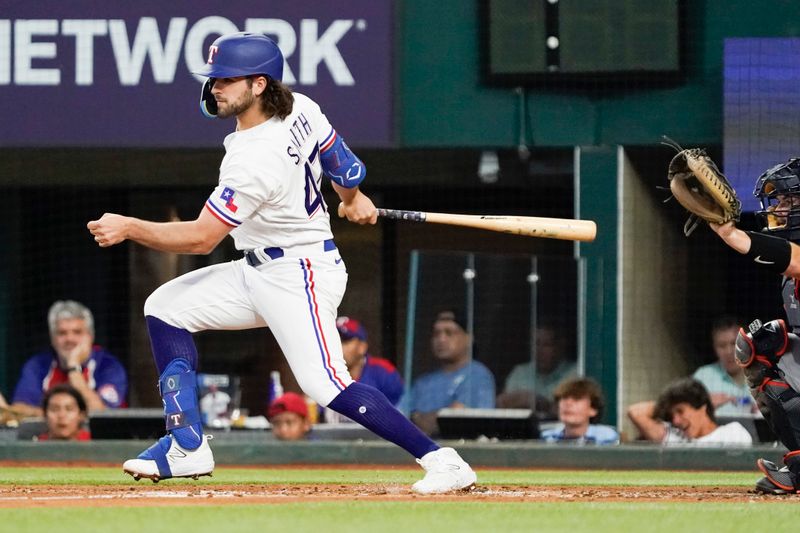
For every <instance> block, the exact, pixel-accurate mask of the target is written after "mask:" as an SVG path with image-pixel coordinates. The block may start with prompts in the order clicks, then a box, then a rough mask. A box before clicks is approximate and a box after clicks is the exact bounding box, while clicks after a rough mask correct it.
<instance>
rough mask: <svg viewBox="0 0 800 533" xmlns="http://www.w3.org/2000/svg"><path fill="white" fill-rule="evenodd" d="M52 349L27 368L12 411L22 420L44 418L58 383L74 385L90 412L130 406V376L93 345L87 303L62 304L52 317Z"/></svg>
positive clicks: (52, 310) (55, 305)
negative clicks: (48, 397)
mask: <svg viewBox="0 0 800 533" xmlns="http://www.w3.org/2000/svg"><path fill="white" fill-rule="evenodd" d="M47 324H48V327H49V329H50V344H51V346H50V348H49V349H47V350H44V351H42V352H39V353H37V354H34V355H33V356H31V357H30V359H28V360H27V361H26V362H25V365H24V366H23V367H22V372H21V375H20V379H19V381H18V382H17V386H16V389H15V390H14V396H13V398H12V404H11V407H12V408H13V409H14V410H15V411H16V412H18V413H20V414H22V415H23V416H43V415H44V412H43V411H42V408H41V405H42V399H43V397H44V394H45V392H47V391H48V390H50V389H52V388H53V387H55V386H56V385H58V384H61V383H66V384H69V385H71V386H72V387H74V388H75V389H76V390H77V391H78V392H79V393H80V394H81V396H82V397H83V399H84V401H85V402H86V406H87V408H88V412H89V413H91V412H93V411H101V410H103V409H107V408H117V407H126V406H127V404H126V396H127V394H128V375H127V372H126V371H125V368H124V367H123V365H122V363H121V362H120V361H119V360H118V359H117V358H116V357H115V356H114V355H112V354H111V353H109V352H108V351H106V350H105V349H103V348H102V347H101V346H98V345H95V344H94V316H93V315H92V312H91V311H90V310H89V308H87V307H86V306H85V305H83V304H81V303H79V302H76V301H74V300H59V301H57V302H55V303H53V305H51V306H50V309H49V310H48V313H47Z"/></svg>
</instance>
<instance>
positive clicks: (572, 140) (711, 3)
mask: <svg viewBox="0 0 800 533" xmlns="http://www.w3.org/2000/svg"><path fill="white" fill-rule="evenodd" d="M478 2H479V0H438V1H436V2H431V1H429V0H403V1H402V3H401V4H400V5H399V22H400V26H399V28H398V36H397V43H398V54H399V57H398V61H399V62H400V65H399V71H398V74H399V77H398V81H399V82H398V83H397V84H396V86H397V90H398V91H399V94H398V108H397V111H396V118H397V120H398V121H400V122H399V129H398V131H399V138H398V140H399V143H400V145H401V146H409V147H422V146H475V147H483V146H516V144H517V126H516V124H517V119H516V116H517V113H518V102H517V97H516V95H515V94H514V93H513V91H512V90H511V89H505V88H489V87H486V86H483V85H482V84H481V81H480V79H479V78H480V75H479V72H480V66H479V42H480V41H479V38H478V35H479V34H478V32H479V19H478V17H479V9H478ZM642 4H643V5H646V1H645V0H642ZM685 4H686V12H687V13H688V14H689V16H688V17H686V19H687V23H686V26H685V33H684V40H685V42H686V44H687V46H686V55H685V58H686V61H685V65H686V67H685V68H686V79H685V82H684V83H683V84H681V85H679V86H676V87H673V88H659V89H645V88H641V89H637V88H636V87H635V86H632V87H630V88H625V89H616V90H603V91H602V92H601V91H596V92H595V93H594V94H589V93H587V92H586V91H584V92H582V93H581V92H573V93H572V94H566V93H565V92H564V91H560V92H558V91H553V90H549V91H545V90H541V89H540V90H531V91H530V92H529V96H528V109H529V113H530V121H531V130H532V145H534V146H576V145H604V144H605V145H614V144H623V145H648V144H655V143H657V142H658V140H659V138H660V136H661V135H662V134H665V133H666V134H669V135H670V136H671V137H673V138H675V139H680V140H681V142H682V143H683V144H687V145H688V144H702V145H709V144H711V145H713V144H720V143H721V140H722V139H721V137H722V96H721V91H722V46H723V39H724V38H725V37H786V36H798V35H800V2H798V1H797V0H763V1H762V0H759V1H754V0H686V2H685Z"/></svg>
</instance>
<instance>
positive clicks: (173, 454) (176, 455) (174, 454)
mask: <svg viewBox="0 0 800 533" xmlns="http://www.w3.org/2000/svg"><path fill="white" fill-rule="evenodd" d="M167 457H169V458H170V459H185V458H186V453H185V452H183V451H182V450H179V449H178V448H175V449H174V450H170V452H169V453H168V454H167Z"/></svg>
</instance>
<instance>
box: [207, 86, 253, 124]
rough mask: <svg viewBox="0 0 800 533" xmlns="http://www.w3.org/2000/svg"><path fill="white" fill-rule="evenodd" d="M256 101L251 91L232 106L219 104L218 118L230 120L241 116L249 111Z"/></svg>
mask: <svg viewBox="0 0 800 533" xmlns="http://www.w3.org/2000/svg"><path fill="white" fill-rule="evenodd" d="M255 101H256V97H255V96H254V95H253V93H252V92H250V91H245V92H244V94H242V96H241V97H240V98H239V99H238V100H236V101H235V102H233V103H231V104H220V103H218V104H217V118H228V117H233V116H236V115H239V114H240V113H243V112H245V111H247V109H249V108H250V106H251V105H253V104H254V103H255Z"/></svg>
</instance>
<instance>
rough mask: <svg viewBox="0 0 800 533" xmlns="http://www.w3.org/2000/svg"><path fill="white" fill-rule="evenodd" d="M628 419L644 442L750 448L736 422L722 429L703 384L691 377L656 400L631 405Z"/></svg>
mask: <svg viewBox="0 0 800 533" xmlns="http://www.w3.org/2000/svg"><path fill="white" fill-rule="evenodd" d="M628 417H629V418H630V419H631V421H632V422H633V423H634V425H635V426H636V428H637V429H638V430H639V432H640V433H641V435H642V437H643V438H644V439H645V440H649V441H651V442H657V443H661V444H683V443H691V444H698V445H711V446H730V445H734V446H750V445H752V443H753V438H752V436H751V435H750V433H749V432H748V431H747V430H746V429H745V428H744V426H742V425H741V424H740V423H739V422H730V423H728V424H725V425H724V426H720V425H718V424H717V422H716V419H715V418H714V405H713V404H712V403H711V398H710V397H709V395H708V391H707V390H706V389H705V387H703V384H702V383H700V382H699V381H697V380H695V379H692V378H682V379H678V380H676V381H673V382H672V383H670V384H669V385H667V387H666V388H665V389H664V390H663V391H662V393H661V395H660V396H659V397H658V401H655V402H654V401H645V402H639V403H636V404H633V405H631V406H630V407H629V408H628Z"/></svg>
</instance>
